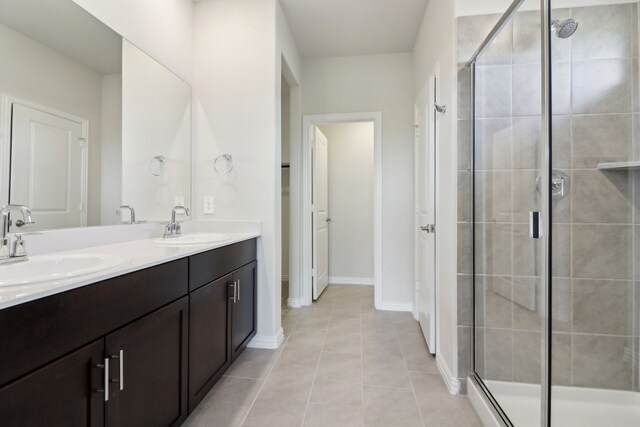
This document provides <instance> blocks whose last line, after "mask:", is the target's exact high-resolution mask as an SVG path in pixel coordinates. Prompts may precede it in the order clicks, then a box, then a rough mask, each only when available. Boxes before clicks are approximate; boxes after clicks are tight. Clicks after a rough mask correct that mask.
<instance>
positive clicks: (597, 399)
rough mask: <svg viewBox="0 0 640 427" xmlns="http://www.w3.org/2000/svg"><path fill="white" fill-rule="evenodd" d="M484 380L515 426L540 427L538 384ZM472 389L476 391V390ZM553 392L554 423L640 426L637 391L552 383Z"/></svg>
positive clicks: (588, 426)
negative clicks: (555, 384) (553, 384)
mask: <svg viewBox="0 0 640 427" xmlns="http://www.w3.org/2000/svg"><path fill="white" fill-rule="evenodd" d="M484 383H485V385H486V386H487V387H488V388H489V390H491V393H492V394H493V396H494V397H495V398H496V400H497V401H498V402H499V403H500V406H501V407H502V409H503V410H504V412H505V413H506V414H507V415H508V416H509V419H510V420H511V422H512V423H513V425H514V426H517V427H540V386H539V385H535V384H524V383H512V382H504V381H485V382H484ZM469 391H470V393H473V392H474V391H475V390H471V389H470V390H469ZM551 395H552V405H551V425H552V426H562V427H574V426H575V427H612V426H615V427H637V426H640V393H638V392H633V391H618V390H603V389H593V388H582V387H565V386H553V388H552V392H551ZM472 401H473V397H472ZM474 408H476V410H477V411H479V412H480V411H482V410H483V408H481V407H479V406H478V405H474ZM487 410H488V409H487ZM481 418H482V417H481Z"/></svg>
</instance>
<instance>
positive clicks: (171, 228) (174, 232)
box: [162, 206, 191, 239]
mask: <svg viewBox="0 0 640 427" xmlns="http://www.w3.org/2000/svg"><path fill="white" fill-rule="evenodd" d="M178 211H183V212H184V213H185V214H186V215H191V212H190V211H189V208H187V207H184V206H175V207H174V208H173V209H172V210H171V222H170V223H169V224H167V225H165V227H164V235H163V236H162V237H164V238H165V239H169V238H172V237H180V236H181V235H182V226H181V225H180V223H179V222H177V221H176V212H178Z"/></svg>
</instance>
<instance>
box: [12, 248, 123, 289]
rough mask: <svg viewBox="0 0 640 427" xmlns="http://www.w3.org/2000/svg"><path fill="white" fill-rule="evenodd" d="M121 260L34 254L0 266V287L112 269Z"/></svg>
mask: <svg viewBox="0 0 640 427" xmlns="http://www.w3.org/2000/svg"><path fill="white" fill-rule="evenodd" d="M123 262H124V259H122V258H120V257H118V256H114V255H105V254H69V255H37V256H33V257H30V258H29V259H28V260H27V261H21V262H16V263H10V264H3V265H0V288H1V287H6V286H20V285H30V284H34V283H42V282H49V281H59V280H64V279H68V278H71V277H77V276H84V275H87V274H92V273H97V272H99V271H103V270H108V269H110V268H112V267H116V266H118V265H120V264H122V263H123Z"/></svg>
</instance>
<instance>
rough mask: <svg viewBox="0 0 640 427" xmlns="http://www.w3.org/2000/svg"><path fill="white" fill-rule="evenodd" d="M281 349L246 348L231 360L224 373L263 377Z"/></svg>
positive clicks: (246, 376) (236, 375) (237, 375)
mask: <svg viewBox="0 0 640 427" xmlns="http://www.w3.org/2000/svg"><path fill="white" fill-rule="evenodd" d="M281 351H282V350H263V349H259V348H247V349H245V350H244V351H243V352H242V354H241V355H240V357H238V358H237V359H236V361H235V362H233V365H231V367H230V368H229V369H228V370H227V372H226V373H225V375H227V376H233V377H243V378H255V379H265V378H266V377H267V374H268V373H269V371H270V370H271V368H272V367H273V365H274V364H275V363H276V359H277V358H278V356H279V355H280V352H281Z"/></svg>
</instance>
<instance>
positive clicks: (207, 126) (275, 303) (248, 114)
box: [193, 0, 299, 346]
mask: <svg viewBox="0 0 640 427" xmlns="http://www.w3.org/2000/svg"><path fill="white" fill-rule="evenodd" d="M278 7H279V6H278V4H277V1H276V0H245V1H237V0H216V1H210V2H203V3H198V4H197V5H196V11H195V39H194V40H195V46H194V52H195V61H194V71H195V73H194V97H195V105H196V107H195V114H196V153H195V158H197V159H198V160H197V163H196V168H197V171H196V175H195V176H196V180H195V186H196V188H195V194H196V195H197V197H196V201H195V203H194V204H193V205H194V207H196V210H197V215H201V214H200V212H202V196H204V195H209V194H211V195H214V196H215V197H216V214H215V217H214V218H215V219H233V220H259V221H262V237H261V239H260V240H259V243H258V283H259V285H258V334H257V336H256V338H255V339H254V343H252V345H260V346H275V345H278V344H279V342H280V341H279V340H281V339H282V328H281V326H280V277H281V270H282V266H281V260H280V251H281V239H282V237H281V232H282V230H281V224H280V217H281V209H282V207H281V194H280V191H281V190H280V188H281V176H280V175H281V168H280V162H281V156H280V151H281V148H280V131H279V129H280V125H281V118H280V115H281V111H280V109H281V107H280V97H281V87H280V86H281V75H282V71H281V58H282V56H283V55H284V56H286V57H287V62H288V64H289V66H290V68H291V70H292V71H294V73H295V72H297V69H299V64H296V57H297V52H296V51H295V44H294V43H293V42H292V40H291V39H290V38H289V37H287V34H288V29H287V28H286V21H283V20H281V19H280V18H278V17H277V16H279V14H280V12H279V11H278ZM223 153H229V154H231V155H233V158H234V165H235V170H234V173H233V174H232V176H230V177H228V178H227V179H225V180H222V179H220V178H219V177H218V176H216V174H215V173H214V172H213V169H212V162H213V159H214V158H215V157H216V156H218V155H220V154H223Z"/></svg>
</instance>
